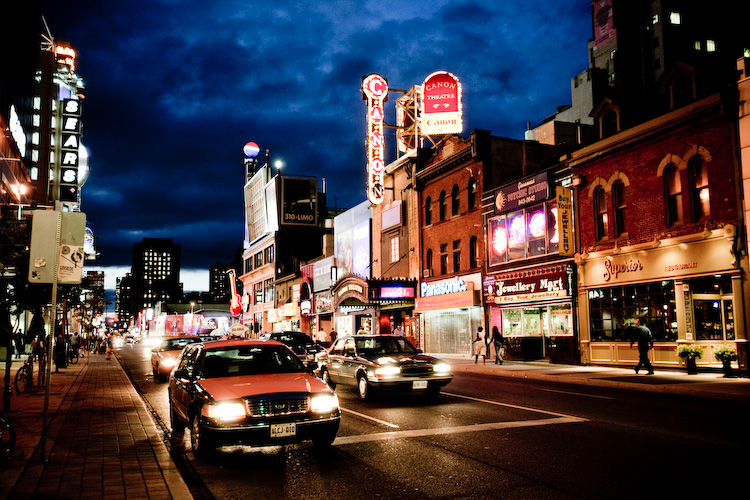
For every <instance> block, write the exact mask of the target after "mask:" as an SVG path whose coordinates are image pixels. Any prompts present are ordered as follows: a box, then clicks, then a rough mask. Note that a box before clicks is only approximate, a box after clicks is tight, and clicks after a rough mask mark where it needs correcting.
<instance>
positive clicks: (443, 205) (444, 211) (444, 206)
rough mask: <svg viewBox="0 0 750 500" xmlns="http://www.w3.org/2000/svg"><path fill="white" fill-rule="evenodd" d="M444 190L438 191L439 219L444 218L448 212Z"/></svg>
mask: <svg viewBox="0 0 750 500" xmlns="http://www.w3.org/2000/svg"><path fill="white" fill-rule="evenodd" d="M447 203H448V202H447V200H446V196H445V191H440V220H441V221H442V220H445V217H446V215H447V212H448V204H447Z"/></svg>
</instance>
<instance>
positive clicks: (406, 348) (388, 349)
mask: <svg viewBox="0 0 750 500" xmlns="http://www.w3.org/2000/svg"><path fill="white" fill-rule="evenodd" d="M416 352H417V350H416V349H415V348H414V346H413V345H411V344H410V343H409V342H407V341H406V339H404V338H400V337H372V338H362V339H357V354H358V355H359V356H362V357H363V358H369V357H379V356H389V355H394V354H401V355H403V354H407V355H411V354H416Z"/></svg>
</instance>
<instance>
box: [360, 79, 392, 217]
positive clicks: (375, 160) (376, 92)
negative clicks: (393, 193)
mask: <svg viewBox="0 0 750 500" xmlns="http://www.w3.org/2000/svg"><path fill="white" fill-rule="evenodd" d="M362 92H363V93H364V94H365V97H366V98H367V198H368V199H369V200H370V203H373V204H375V205H378V204H380V203H382V202H383V195H384V193H385V190H384V189H383V187H384V186H383V172H384V170H385V162H384V158H385V155H384V151H385V139H384V137H383V118H384V112H383V103H384V102H385V100H386V98H387V97H388V83H387V82H386V81H385V78H383V77H382V76H380V75H376V74H372V75H370V76H367V77H365V78H364V79H363V80H362Z"/></svg>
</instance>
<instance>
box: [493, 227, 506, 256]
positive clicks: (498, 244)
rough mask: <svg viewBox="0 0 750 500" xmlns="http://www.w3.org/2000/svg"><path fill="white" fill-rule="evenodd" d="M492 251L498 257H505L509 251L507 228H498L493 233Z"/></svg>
mask: <svg viewBox="0 0 750 500" xmlns="http://www.w3.org/2000/svg"><path fill="white" fill-rule="evenodd" d="M492 249H493V250H494V251H495V253H496V254H497V255H505V252H507V251H508V231H507V230H506V229H505V226H497V227H496V228H495V231H494V232H493V233H492Z"/></svg>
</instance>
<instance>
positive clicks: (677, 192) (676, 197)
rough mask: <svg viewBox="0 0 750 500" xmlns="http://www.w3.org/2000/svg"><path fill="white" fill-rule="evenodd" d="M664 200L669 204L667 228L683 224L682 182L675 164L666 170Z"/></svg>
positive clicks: (668, 166) (671, 164)
mask: <svg viewBox="0 0 750 500" xmlns="http://www.w3.org/2000/svg"><path fill="white" fill-rule="evenodd" d="M664 199H665V200H666V202H667V207H666V208H667V226H668V227H669V226H674V225H675V224H682V181H681V180H680V169H678V168H677V165H675V164H674V163H670V164H669V165H667V168H665V169H664Z"/></svg>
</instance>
